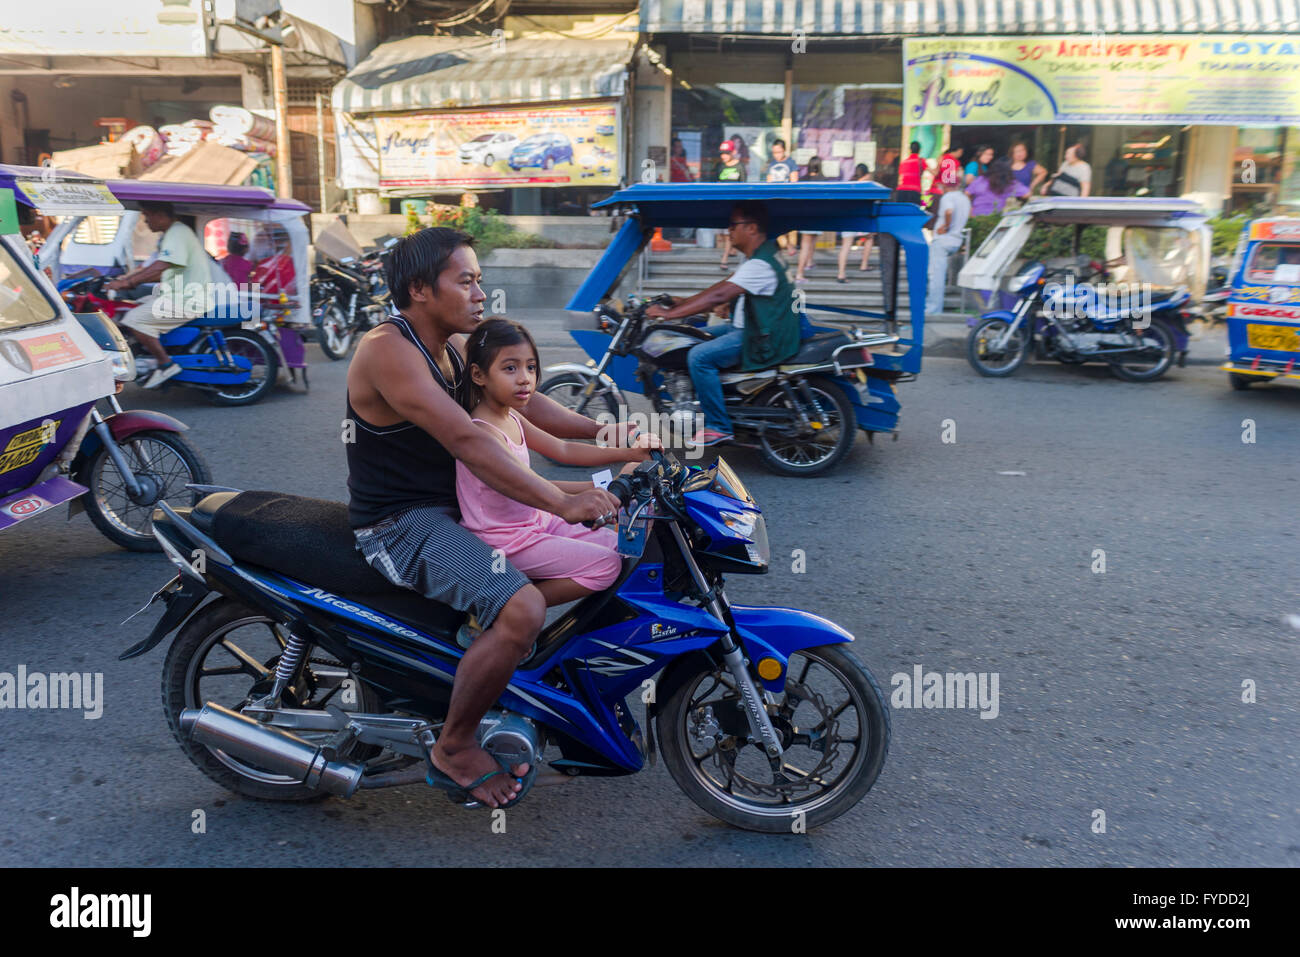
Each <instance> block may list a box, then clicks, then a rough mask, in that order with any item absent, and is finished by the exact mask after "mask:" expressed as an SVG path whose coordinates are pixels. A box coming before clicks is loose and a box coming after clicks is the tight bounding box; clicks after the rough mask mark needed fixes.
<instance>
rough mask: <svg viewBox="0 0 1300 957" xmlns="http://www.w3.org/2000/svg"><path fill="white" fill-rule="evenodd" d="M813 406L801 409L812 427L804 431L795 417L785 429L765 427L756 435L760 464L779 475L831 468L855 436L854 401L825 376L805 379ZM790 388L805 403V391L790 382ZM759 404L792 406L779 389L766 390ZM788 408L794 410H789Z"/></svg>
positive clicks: (812, 473)
mask: <svg viewBox="0 0 1300 957" xmlns="http://www.w3.org/2000/svg"><path fill="white" fill-rule="evenodd" d="M806 382H807V387H808V390H807V391H808V392H809V393H810V394H811V395H812V399H813V402H815V403H816V408H811V407H807V408H804V409H803V412H804V414H805V415H806V416H807V417H808V419H809V421H810V423H815V425H814V427H813V428H811V429H809V430H807V431H804V430H803V428H802V425H801V424H800V423H799V420H798V417H797V415H796V416H792V418H793V419H794V424H793V425H792V427H790V428H787V429H780V430H778V429H775V428H768V429H765V430H764V431H763V432H762V433H761V434H760V436H759V444H760V447H761V449H762V453H763V463H764V464H765V465H766V466H767V467H768V468H770V469H771V470H772V471H774V472H776V473H777V474H779V475H799V476H808V475H820V474H821V473H822V472H826V471H829V470H830V469H832V468H834V467H835V465H836V463H837V462H839V460H840V459H842V458H844V456H845V455H847V454H848V451H849V449H850V448H852V447H853V440H854V439H855V438H857V434H858V423H857V416H856V413H854V411H853V404H852V403H851V402H849V400H848V397H847V396H845V395H844V393H843V392H842V391H840V389H839V388H838V387H837V386H835V385H832V384H831V383H829V382H827V381H826V380H825V379H820V378H810V379H808V380H806ZM790 389H791V391H792V392H793V393H794V396H795V399H796V400H798V402H799V403H800V404H801V405H806V402H807V400H806V399H805V398H804V390H803V389H802V388H801V387H800V386H799V384H798V383H794V382H792V383H791V384H790ZM759 401H760V404H762V405H764V406H775V407H778V408H783V409H791V406H790V400H789V398H787V396H786V395H785V393H784V392H782V391H781V390H780V389H769V390H768V391H767V392H766V393H765V395H764V396H763V398H761V399H760V400H759ZM791 411H793V410H792V409H791Z"/></svg>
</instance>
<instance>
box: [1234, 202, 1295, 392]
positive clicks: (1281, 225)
mask: <svg viewBox="0 0 1300 957" xmlns="http://www.w3.org/2000/svg"><path fill="white" fill-rule="evenodd" d="M1230 271H1231V283H1232V291H1231V293H1230V295H1229V298H1228V304H1227V317H1226V318H1227V323H1228V356H1229V358H1228V361H1227V362H1225V363H1224V364H1223V365H1222V367H1221V368H1222V369H1223V370H1224V371H1225V372H1227V373H1228V381H1229V382H1230V383H1232V387H1233V388H1234V389H1248V388H1250V386H1251V385H1252V384H1254V383H1258V382H1268V381H1269V380H1270V379H1279V378H1281V379H1300V369H1297V368H1296V360H1298V359H1300V219H1298V218H1287V217H1275V218H1271V219H1256V220H1253V221H1251V222H1250V223H1247V225H1246V229H1245V230H1244V231H1243V233H1242V238H1241V242H1240V243H1239V244H1238V247H1237V252H1236V254H1235V255H1234V257H1233V262H1232V266H1231V268H1230Z"/></svg>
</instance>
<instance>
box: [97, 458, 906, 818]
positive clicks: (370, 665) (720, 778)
mask: <svg viewBox="0 0 1300 957" xmlns="http://www.w3.org/2000/svg"><path fill="white" fill-rule="evenodd" d="M198 488H199V491H202V492H205V493H208V494H205V496H204V497H203V498H202V499H201V500H200V501H199V502H198V504H197V505H195V506H194V507H193V508H172V507H170V506H168V505H166V504H163V505H161V506H160V507H159V509H158V510H157V511H156V512H155V514H154V523H153V528H154V534H155V536H157V538H158V541H159V542H160V543H161V544H162V546H163V549H164V551H165V552H166V553H167V555H168V556H169V557H170V558H171V560H172V562H173V563H174V564H175V565H176V566H177V568H178V569H179V574H178V575H177V576H176V577H175V578H174V579H172V580H171V581H170V582H168V583H167V585H165V586H164V587H163V588H162V589H160V590H159V591H158V592H157V593H156V594H155V595H154V596H153V599H151V601H150V603H149V604H153V603H154V602H155V601H161V602H163V603H164V604H165V606H166V610H165V612H164V614H163V616H162V619H161V620H160V621H159V622H158V624H157V625H156V626H155V627H154V629H153V631H152V633H151V634H150V635H149V636H148V637H147V638H146V639H145V640H143V641H141V642H139V643H138V644H136V645H135V646H133V647H132V648H130V649H128V650H127V651H126V652H124V653H123V654H122V658H123V659H126V658H134V657H136V656H138V655H142V654H144V653H145V652H147V651H149V650H150V649H151V648H153V647H155V646H156V645H158V644H159V643H160V642H161V641H163V639H164V638H166V637H167V636H168V635H169V634H171V633H172V632H173V631H174V630H176V629H178V628H179V629H180V631H179V633H178V634H177V635H176V638H175V640H174V641H173V642H172V645H171V649H170V651H169V652H168V654H167V660H166V663H165V665H164V668H163V696H164V700H165V703H166V709H167V720H168V723H169V725H170V726H171V729H172V732H173V733H174V734H175V736H176V738H177V740H178V741H179V742H180V745H181V748H182V749H183V750H184V751H185V753H186V754H187V755H188V756H189V758H190V759H191V760H192V761H193V762H194V763H195V764H197V765H198V766H199V768H200V769H201V770H202V771H203V772H204V773H205V774H207V775H208V776H209V777H211V778H212V779H213V780H215V781H217V782H218V783H220V784H221V785H222V786H224V787H226V788H229V789H231V790H233V791H237V792H239V793H241V794H246V795H249V796H252V797H257V798H263V799H269V800H278V801H303V800H311V799H314V798H319V797H324V796H325V795H327V794H334V795H339V796H343V797H347V796H349V795H351V794H353V793H354V792H355V791H356V790H357V789H358V788H379V787H391V786H395V785H405V784H416V783H421V782H424V781H426V771H427V769H428V763H427V755H428V752H429V750H430V748H431V746H432V745H433V744H434V742H435V741H436V736H437V735H438V733H439V732H440V730H441V726H442V722H443V720H444V718H445V715H446V712H447V706H448V702H449V699H450V695H451V688H452V681H453V679H454V677H455V672H456V666H457V662H458V661H459V659H460V657H461V655H462V654H463V651H462V650H461V648H460V647H459V646H458V645H457V642H456V637H455V636H456V632H457V629H458V628H459V626H460V625H461V623H462V622H463V620H464V615H463V614H462V613H460V612H457V611H455V610H453V609H451V608H450V607H448V606H445V605H441V604H438V603H436V602H432V601H429V600H428V599H426V598H424V597H423V596H421V595H419V594H417V593H415V592H412V591H408V590H406V589H400V588H396V587H394V586H393V585H391V584H390V583H389V582H388V581H387V580H386V579H384V578H383V577H382V576H380V575H379V574H378V573H377V572H375V571H374V570H373V569H371V568H370V567H369V566H368V565H367V564H366V563H365V561H364V559H363V558H362V557H361V555H360V554H359V553H358V552H357V551H356V550H355V547H354V539H353V535H352V531H351V528H350V527H349V525H348V520H347V509H346V507H345V506H343V505H341V504H338V503H333V502H323V501H319V500H316V499H308V498H302V497H298V496H291V495H284V494H280V493H277V492H258V491H248V492H240V491H236V490H233V489H227V490H217V489H216V488H215V487H213V486H202V487H198ZM610 491H611V492H612V493H614V494H615V495H617V496H618V498H619V500H620V501H621V503H622V505H623V512H622V515H623V518H622V520H621V521H620V524H619V529H618V535H619V544H620V548H619V550H620V552H622V553H623V554H624V556H625V558H624V564H623V571H622V574H621V575H620V577H619V579H618V580H617V581H616V582H615V583H614V584H613V585H612V586H611V587H610V588H609V589H607V590H605V591H604V592H600V593H597V594H594V595H591V596H589V597H587V598H585V599H583V600H582V601H580V602H578V603H577V604H575V605H574V606H572V607H571V608H569V609H568V610H567V611H566V612H564V613H563V614H562V615H561V616H560V617H559V618H557V619H556V620H555V621H554V622H552V623H551V624H550V625H549V626H547V627H546V628H544V629H543V630H542V632H541V634H540V635H539V637H538V640H537V643H536V646H535V647H534V649H533V650H532V651H531V652H530V654H529V655H528V657H527V658H525V659H524V660H523V661H522V662H521V663H520V664H519V666H518V669H517V670H516V672H515V674H514V677H513V678H512V679H511V682H510V684H509V686H508V687H507V689H506V691H505V693H504V694H503V695H502V696H501V698H500V699H499V700H498V702H497V703H496V705H495V706H494V707H493V708H492V709H491V710H489V711H488V713H487V715H486V716H485V717H484V719H483V721H482V722H481V724H480V726H479V735H478V736H479V741H480V743H481V744H482V746H483V748H484V749H485V750H487V751H488V752H489V753H491V754H493V755H494V756H495V757H497V758H498V759H500V760H505V761H508V762H509V764H510V765H516V764H519V763H522V762H527V763H528V764H529V765H531V769H530V771H529V773H528V775H527V776H526V777H525V779H524V790H523V793H524V794H527V793H528V791H529V789H531V788H532V787H533V786H535V785H542V784H555V783H562V782H565V781H568V780H570V779H572V778H574V777H579V776H582V775H622V774H631V773H633V772H635V771H640V770H641V769H642V768H644V767H645V766H646V764H647V763H649V764H653V763H654V762H655V759H656V754H657V752H659V751H662V752H663V759H664V763H665V765H667V768H668V771H669V773H670V774H671V775H672V777H673V779H674V780H675V781H676V782H677V784H678V785H679V786H680V787H681V788H682V790H683V791H685V792H686V794H687V796H688V797H690V798H691V800H693V801H694V802H695V803H696V804H697V805H699V806H700V807H701V808H702V809H704V810H705V811H707V812H709V813H710V814H712V815H714V816H715V817H718V818H720V819H721V820H723V821H726V822H727V823H729V824H732V825H735V826H737V827H742V828H746V829H750V830H755V831H766V832H771V833H790V832H791V831H792V830H801V829H802V828H806V827H816V826H818V825H821V824H825V823H826V822H828V821H830V820H832V819H834V818H836V817H838V816H839V815H840V814H843V813H844V812H845V811H847V810H849V809H850V808H851V807H853V806H854V805H855V804H856V803H857V802H858V801H860V800H861V799H862V797H863V796H864V795H865V794H866V793H867V791H868V790H870V789H871V786H872V784H874V783H875V780H876V778H877V776H878V775H879V774H880V769H881V766H882V765H883V763H884V760H885V756H886V754H887V752H888V749H889V733H890V729H889V713H888V710H887V708H886V707H885V705H884V702H883V696H882V694H881V692H880V689H879V687H878V685H877V684H876V681H875V679H874V678H873V677H872V676H871V674H870V672H868V671H867V669H866V668H865V667H863V665H862V664H861V663H860V662H859V661H858V660H857V658H856V657H855V656H854V655H853V653H852V651H851V650H850V648H849V643H850V642H852V641H853V636H852V635H851V634H849V633H848V632H847V631H845V630H844V629H842V628H840V627H839V626H837V625H835V624H833V623H832V622H829V621H827V620H825V619H823V618H819V617H817V616H816V615H813V614H810V613H808V612H804V611H799V610H797V609H793V608H775V607H748V606H743V605H732V604H731V603H730V602H729V601H728V600H727V596H726V593H725V590H724V576H725V575H726V574H727V573H728V572H731V573H737V574H756V573H763V572H765V571H767V566H768V558H769V552H768V541H767V532H766V527H765V523H764V518H763V515H762V512H761V510H760V509H759V507H758V506H757V504H755V502H754V500H753V498H752V496H751V495H750V493H749V492H748V491H747V490H746V488H745V486H744V485H743V484H742V483H741V481H740V479H739V478H738V477H737V476H736V475H735V473H734V472H733V471H732V470H731V469H730V468H729V467H728V466H727V465H726V463H725V462H723V461H722V460H721V459H719V460H718V461H717V462H715V463H714V464H713V465H712V466H710V467H708V468H686V467H683V466H682V465H681V464H679V463H678V462H677V461H676V460H675V459H673V458H672V457H671V456H665V455H663V454H661V453H658V452H656V453H654V454H653V458H652V459H650V460H648V461H646V462H645V463H643V464H641V465H640V466H638V467H637V469H636V470H635V471H634V472H632V473H629V474H628V475H626V476H623V477H620V478H619V479H616V480H615V481H614V483H613V484H612V485H611V486H610ZM146 607H148V605H146ZM631 694H636V695H638V696H639V697H640V698H641V700H642V701H643V702H644V703H645V704H646V706H647V708H646V713H647V717H648V721H647V724H648V727H646V728H644V729H642V728H641V727H640V726H639V724H638V722H637V721H636V719H635V718H634V717H633V715H632V713H631V709H630V707H629V705H628V701H627V698H628V696H629V695H631ZM548 749H550V753H549V754H548V753H547V752H548ZM542 765H546V766H547V768H546V770H544V771H543V770H541V768H542ZM447 793H448V794H449V795H450V796H451V797H452V800H453V801H461V802H465V793H464V791H459V792H457V791H448V792H447ZM465 806H468V807H473V806H477V805H476V803H475V802H472V801H470V802H465Z"/></svg>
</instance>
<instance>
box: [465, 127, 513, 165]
mask: <svg viewBox="0 0 1300 957" xmlns="http://www.w3.org/2000/svg"><path fill="white" fill-rule="evenodd" d="M518 142H519V137H517V136H515V134H514V133H484V134H483V135H482V136H476V137H474V138H473V139H472V140H470V141H469V142H468V143H462V144H461V145H460V161H461V163H463V164H469V163H482V164H483V165H484V166H492V165H493V164H495V163H496V161H497V160H499V159H506V158H507V157H509V156H510V152H511V151H512V150H513V149H514V148H515V145H516V144H517V143H518Z"/></svg>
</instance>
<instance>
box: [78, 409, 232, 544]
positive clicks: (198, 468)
mask: <svg viewBox="0 0 1300 957" xmlns="http://www.w3.org/2000/svg"><path fill="white" fill-rule="evenodd" d="M117 445H118V448H120V449H121V450H122V455H123V457H124V458H125V459H126V463H127V466H128V467H129V468H130V470H131V472H132V474H133V475H134V476H135V478H136V480H137V481H138V482H140V483H141V486H142V489H141V494H140V495H138V496H136V497H132V495H131V493H130V491H129V490H128V488H127V484H126V479H125V478H124V477H123V475H122V473H121V472H120V471H119V470H118V467H117V463H115V462H114V461H113V457H112V456H111V455H109V454H108V449H107V448H105V447H102V446H101V447H100V449H99V451H98V452H96V453H95V456H94V458H92V459H91V460H90V461H89V462H88V463H87V464H86V469H85V471H84V472H83V473H82V475H81V478H82V479H83V480H84V481H83V484H85V485H86V487H87V488H89V489H90V491H88V492H87V493H86V495H85V499H84V503H85V506H86V515H87V516H88V517H89V518H90V521H91V522H92V523H94V526H95V527H96V528H97V529H99V530H100V531H101V532H103V533H104V535H105V536H107V537H108V539H109V540H110V541H112V542H114V543H116V544H118V545H121V546H122V547H123V548H127V549H130V550H131V551H133V552H157V551H162V546H160V545H159V544H158V540H157V539H156V538H154V537H153V510H154V507H155V506H156V505H157V503H158V502H160V501H165V502H167V504H168V505H174V506H180V505H193V504H195V503H196V502H197V501H198V500H199V495H198V493H197V492H191V491H189V490H188V489H186V488H185V486H186V485H187V484H189V483H191V482H193V483H196V484H199V485H207V484H209V483H211V481H212V473H211V472H210V471H209V470H208V463H207V462H205V461H204V460H203V456H202V455H201V454H200V453H199V450H198V449H196V448H195V447H194V446H193V445H191V444H190V442H189V440H187V439H186V438H185V437H184V436H183V435H180V434H178V433H176V432H163V431H161V430H153V429H150V430H148V431H145V432H137V433H135V434H134V435H132V436H130V437H129V438H125V439H122V440H121V441H120V442H118V443H117Z"/></svg>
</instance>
